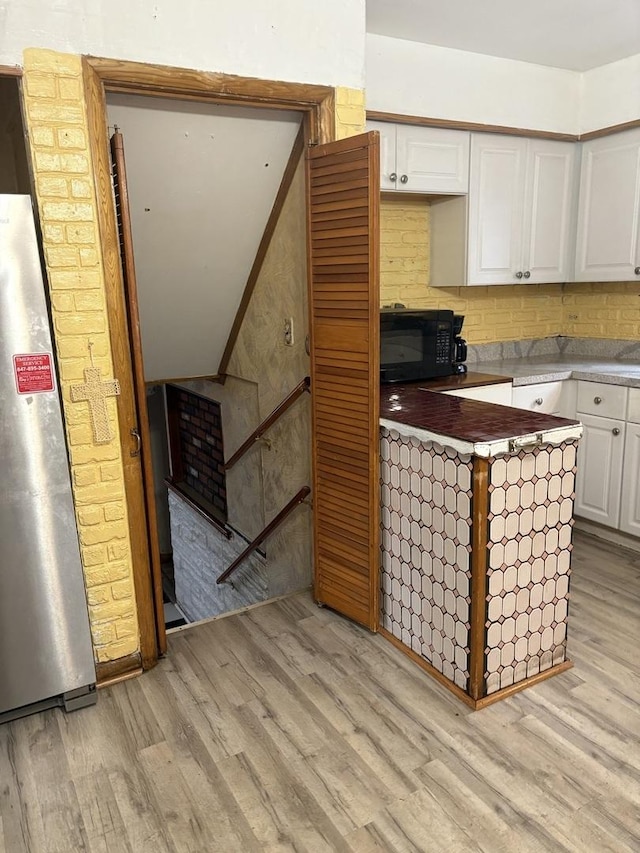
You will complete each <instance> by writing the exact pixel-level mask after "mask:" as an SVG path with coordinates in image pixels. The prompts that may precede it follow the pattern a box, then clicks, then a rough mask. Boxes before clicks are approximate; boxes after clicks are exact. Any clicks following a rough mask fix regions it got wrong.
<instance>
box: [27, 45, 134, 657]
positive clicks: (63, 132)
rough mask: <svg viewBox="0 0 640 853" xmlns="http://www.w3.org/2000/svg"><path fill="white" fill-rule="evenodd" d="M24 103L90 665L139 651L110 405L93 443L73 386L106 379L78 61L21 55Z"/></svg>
mask: <svg viewBox="0 0 640 853" xmlns="http://www.w3.org/2000/svg"><path fill="white" fill-rule="evenodd" d="M24 99H25V105H26V122H27V131H28V135H29V142H30V146H31V156H32V160H33V168H34V176H35V188H36V195H37V203H38V210H39V214H40V222H41V227H42V234H43V244H44V253H45V260H46V267H47V274H48V279H49V287H50V298H51V306H52V315H53V332H54V342H55V347H56V351H57V355H58V362H59V366H60V384H61V391H62V398H63V407H64V419H65V426H66V431H67V437H68V442H69V448H70V457H71V473H72V488H73V495H74V500H75V506H76V517H77V525H78V534H79V538H80V551H81V555H82V563H83V566H84V573H85V582H86V586H87V599H88V603H89V617H90V621H91V632H92V636H93V643H94V654H95V658H96V661H98V662H103V661H109V660H115V659H117V658H120V657H125V656H127V655H130V654H132V653H134V652H136V651H138V649H139V634H138V623H137V616H136V607H135V592H134V586H133V577H132V564H131V549H130V543H129V538H128V529H127V518H126V512H127V510H126V503H125V492H124V479H123V470H122V459H121V452H122V449H121V447H120V441H119V438H118V424H117V411H116V403H115V400H113V399H109V400H108V401H107V406H108V410H109V420H110V423H111V428H112V433H113V435H114V438H113V440H112V441H111V442H110V443H108V444H103V445H96V444H94V441H93V435H92V431H91V423H90V417H89V407H88V404H87V403H72V402H71V399H70V390H69V389H70V386H71V385H72V384H75V383H78V382H83V381H84V376H83V371H84V369H85V368H86V367H89V366H90V355H89V342H90V341H91V342H92V344H93V356H94V362H95V366H96V367H100V368H101V370H102V375H103V377H104V378H105V379H106V378H111V377H112V376H113V366H112V362H111V349H110V343H109V334H108V318H107V310H106V303H105V296H104V275H103V269H102V260H101V252H100V245H99V236H98V226H97V212H96V200H95V189H94V185H93V179H92V173H91V163H90V151H89V147H88V126H87V118H86V112H85V105H84V99H83V89H82V68H81V61H80V57H79V56H69V55H66V54H59V53H54V52H52V51H47V50H38V49H29V50H26V51H25V52H24Z"/></svg>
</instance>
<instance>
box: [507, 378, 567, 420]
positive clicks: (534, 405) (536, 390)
mask: <svg viewBox="0 0 640 853" xmlns="http://www.w3.org/2000/svg"><path fill="white" fill-rule="evenodd" d="M562 384H563V383H562V382H540V383H538V384H536V385H520V386H518V387H517V388H514V389H513V397H512V400H513V401H512V403H511V405H512V406H514V407H515V408H516V409H528V410H529V411H531V412H543V413H544V414H546V415H553V414H555V413H556V412H559V411H560V408H561V406H560V399H561V397H562Z"/></svg>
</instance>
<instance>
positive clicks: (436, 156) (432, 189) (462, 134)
mask: <svg viewBox="0 0 640 853" xmlns="http://www.w3.org/2000/svg"><path fill="white" fill-rule="evenodd" d="M367 130H377V131H379V132H380V188H381V189H382V190H397V191H398V192H410V193H429V194H440V193H443V194H463V193H466V192H467V190H468V188H469V136H470V135H469V133H468V132H467V131H463V130H447V129H444V128H439V127H416V126H413V125H406V124H392V123H390V122H377V121H371V122H367Z"/></svg>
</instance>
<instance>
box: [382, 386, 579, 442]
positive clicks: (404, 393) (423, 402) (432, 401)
mask: <svg viewBox="0 0 640 853" xmlns="http://www.w3.org/2000/svg"><path fill="white" fill-rule="evenodd" d="M467 376H469V377H470V379H469V380H468V382H469V383H473V382H474V381H475V382H476V384H477V385H481V384H486V383H485V382H482V381H476V378H475V377H476V376H479V377H480V376H482V374H476V375H474V374H467ZM453 378H456V379H457V378H458V377H453ZM491 379H492V380H493V381H495V376H492V377H491ZM502 379H503V380H504V377H502ZM424 386H425V383H424V382H423V383H420V382H413V383H407V384H400V383H399V384H397V385H384V386H382V388H381V391H380V423H381V425H382V426H384V427H386V428H388V429H394V428H396V429H399V428H400V425H402V432H403V433H405V434H411V435H414V436H415V437H417V438H419V439H420V440H422V441H436V442H438V443H439V444H441V445H443V446H448V447H453V448H455V449H456V450H457V451H459V452H460V453H468V454H471V455H474V456H480V457H484V458H487V457H489V456H497V455H499V454H501V453H507V452H510V451H512V450H514V449H515V447H516V446H518V445H519V446H522V442H523V440H524V441H525V442H526V441H529V443H532V442H533V441H534V440H535V441H536V442H537V443H538V444H540V443H543V442H544V443H551V444H559V443H561V442H563V441H566V440H567V439H571V438H579V437H580V435H581V432H582V427H581V425H580V424H579V423H578V422H577V421H572V420H567V419H565V418H557V417H554V416H552V415H545V414H542V413H540V412H530V411H527V410H524V409H514V408H512V407H511V406H500V405H497V404H496V403H483V402H480V401H478V400H468V399H464V398H460V397H455V396H449V395H446V394H441V393H438V391H435V390H431V389H433V388H435V387H438V384H437V382H434V381H433V380H429V390H427V389H426V388H425V387H424ZM446 387H447V388H448V387H449V386H446ZM466 387H473V385H472V384H468V385H467V386H466ZM440 390H442V389H440ZM407 428H410V429H409V431H408V430H407ZM531 437H534V438H531Z"/></svg>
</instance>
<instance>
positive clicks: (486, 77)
mask: <svg viewBox="0 0 640 853" xmlns="http://www.w3.org/2000/svg"><path fill="white" fill-rule="evenodd" d="M366 43H367V48H366V90H367V109H369V110H380V111H384V112H394V113H402V114H405V115H417V116H428V117H430V118H442V119H450V120H452V121H469V122H481V123H483V124H499V125H507V126H511V127H522V128H528V129H532V130H551V131H557V132H561V133H577V132H578V126H579V97H580V75H579V74H578V73H577V72H575V71H565V70H564V69H558V68H548V67H546V66H542V65H533V64H531V63H528V62H517V61H515V60H511V59H500V58H497V57H493V56H482V55H480V54H477V53H468V52H466V51H462V50H451V49H449V48H444V47H436V46H434V45H426V44H418V43H417V42H411V41H404V40H401V39H393V38H388V37H386V36H378V35H372V34H369V35H367V42H366Z"/></svg>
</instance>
